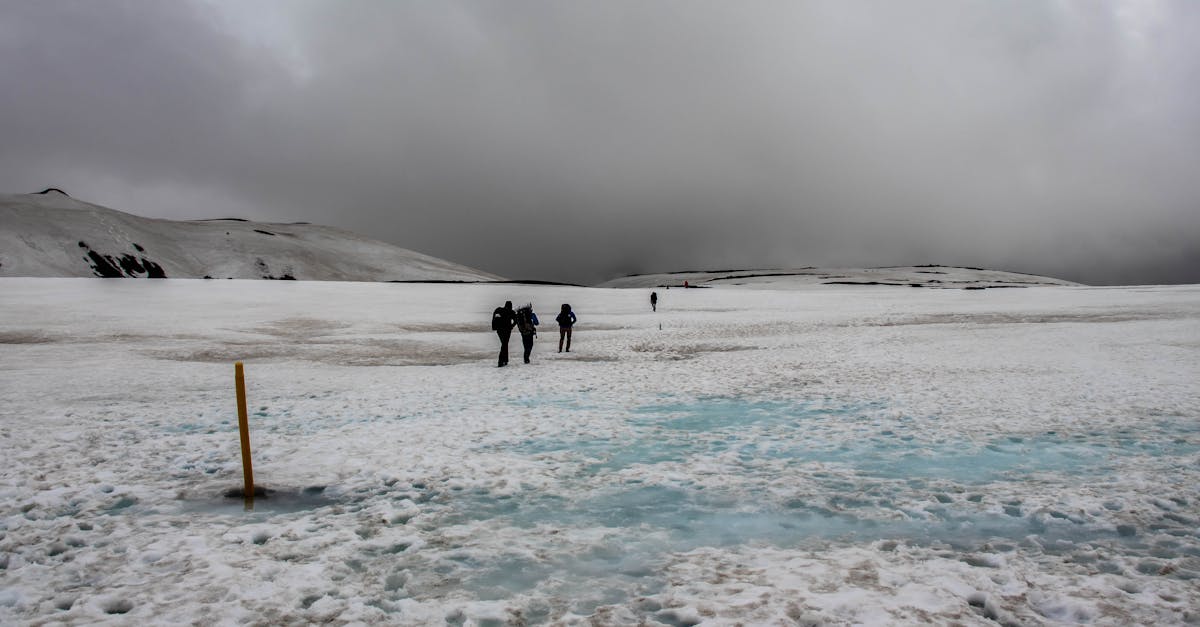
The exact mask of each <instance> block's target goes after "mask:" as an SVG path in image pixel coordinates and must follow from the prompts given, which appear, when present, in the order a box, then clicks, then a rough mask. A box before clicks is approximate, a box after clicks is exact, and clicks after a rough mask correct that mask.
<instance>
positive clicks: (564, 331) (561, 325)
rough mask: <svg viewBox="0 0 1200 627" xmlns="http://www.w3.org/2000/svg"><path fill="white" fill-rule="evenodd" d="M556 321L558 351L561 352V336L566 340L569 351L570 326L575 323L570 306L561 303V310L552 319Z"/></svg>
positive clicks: (569, 350)
mask: <svg viewBox="0 0 1200 627" xmlns="http://www.w3.org/2000/svg"><path fill="white" fill-rule="evenodd" d="M554 321H555V322H557V323H558V352H560V353H561V352H563V338H566V340H567V352H568V353H569V352H571V327H572V326H574V325H575V312H574V311H571V306H570V305H568V304H567V303H563V306H562V311H560V312H558V317H557V318H555V319H554Z"/></svg>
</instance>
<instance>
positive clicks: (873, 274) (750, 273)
mask: <svg viewBox="0 0 1200 627" xmlns="http://www.w3.org/2000/svg"><path fill="white" fill-rule="evenodd" d="M685 281H686V282H687V284H688V285H689V286H690V287H710V286H714V285H757V286H762V287H770V288H772V289H787V288H789V287H799V286H808V285H896V286H908V287H932V288H943V289H944V288H953V289H984V288H995V287H1030V286H1034V285H1040V286H1045V285H1078V283H1072V282H1070V281H1063V280H1061V279H1053V278H1049V277H1043V276H1036V275H1032V274H1019V273H1016V272H1002V271H999V270H984V269H981V268H956V267H950V266H896V267H888V268H799V269H794V270H788V269H782V270H781V269H776V270H701V271H689V272H668V273H660V274H635V275H633V276H627V277H621V278H619V279H612V280H611V281H605V282H604V283H601V284H599V285H597V286H596V287H625V288H650V287H679V286H682V285H683V284H684V282H685Z"/></svg>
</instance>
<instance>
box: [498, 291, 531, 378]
mask: <svg viewBox="0 0 1200 627" xmlns="http://www.w3.org/2000/svg"><path fill="white" fill-rule="evenodd" d="M515 324H517V314H516V312H514V311H513V308H512V301H511V300H506V301H504V306H503V307H497V308H496V311H493V312H492V330H493V331H495V332H496V335H498V336H500V363H499V364H498V365H497V367H498V368H503V367H504V366H507V365H508V338H509V336H510V335H512V329H513V326H514V325H515ZM525 361H526V362H528V361H529V357H528V351H526V357H525Z"/></svg>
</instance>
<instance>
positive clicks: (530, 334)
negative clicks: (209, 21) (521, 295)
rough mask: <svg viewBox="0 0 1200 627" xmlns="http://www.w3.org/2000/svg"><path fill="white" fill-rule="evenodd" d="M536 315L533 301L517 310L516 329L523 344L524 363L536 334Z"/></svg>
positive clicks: (526, 361)
mask: <svg viewBox="0 0 1200 627" xmlns="http://www.w3.org/2000/svg"><path fill="white" fill-rule="evenodd" d="M537 325H538V317H537V314H535V313H533V303H530V304H528V305H525V306H524V307H522V308H520V309H518V310H517V330H518V331H520V332H521V344H523V345H524V346H525V363H529V353H531V352H533V338H534V337H535V336H536V335H537Z"/></svg>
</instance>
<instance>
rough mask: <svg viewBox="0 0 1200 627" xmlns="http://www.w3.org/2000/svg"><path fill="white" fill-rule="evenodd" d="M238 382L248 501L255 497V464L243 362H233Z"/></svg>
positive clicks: (243, 470)
mask: <svg viewBox="0 0 1200 627" xmlns="http://www.w3.org/2000/svg"><path fill="white" fill-rule="evenodd" d="M233 375H234V379H235V380H236V382H237V406H238V430H239V431H241V433H242V473H243V474H244V475H245V476H246V492H245V497H246V502H247V503H249V502H250V501H251V500H253V499H254V466H253V465H252V464H251V463H250V418H249V417H248V416H247V415H246V376H245V374H244V373H243V372H242V362H240V361H237V362H234V364H233Z"/></svg>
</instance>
